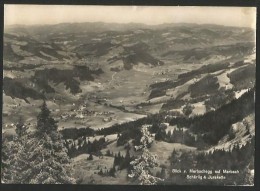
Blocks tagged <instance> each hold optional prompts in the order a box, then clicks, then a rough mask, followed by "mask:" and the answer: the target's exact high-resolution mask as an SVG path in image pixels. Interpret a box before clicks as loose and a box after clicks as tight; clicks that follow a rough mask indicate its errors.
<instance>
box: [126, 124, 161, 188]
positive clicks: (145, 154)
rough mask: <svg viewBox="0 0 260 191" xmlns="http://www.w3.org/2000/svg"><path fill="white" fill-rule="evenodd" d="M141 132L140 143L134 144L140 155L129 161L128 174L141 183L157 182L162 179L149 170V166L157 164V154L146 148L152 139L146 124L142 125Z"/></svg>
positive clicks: (151, 183)
mask: <svg viewBox="0 0 260 191" xmlns="http://www.w3.org/2000/svg"><path fill="white" fill-rule="evenodd" d="M141 133H142V137H141V139H140V143H141V145H139V146H135V149H136V150H138V151H141V155H140V156H139V157H138V158H136V159H135V160H133V161H132V162H130V164H131V165H132V167H133V170H132V171H131V173H130V174H128V176H129V177H130V178H133V179H134V180H137V181H138V183H139V184H141V185H154V184H157V182H158V181H162V179H161V178H158V177H155V176H153V175H152V174H151V172H150V169H151V168H154V167H156V166H158V161H157V156H156V155H154V154H152V153H150V152H149V150H148V146H149V145H151V144H152V142H153V139H152V137H151V134H150V133H149V131H148V129H147V126H142V128H141Z"/></svg>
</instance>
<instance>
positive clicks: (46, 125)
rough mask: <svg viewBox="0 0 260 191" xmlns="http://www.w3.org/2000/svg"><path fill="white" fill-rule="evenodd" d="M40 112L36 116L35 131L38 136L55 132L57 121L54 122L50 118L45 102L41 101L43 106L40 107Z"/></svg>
mask: <svg viewBox="0 0 260 191" xmlns="http://www.w3.org/2000/svg"><path fill="white" fill-rule="evenodd" d="M40 109H41V111H40V113H39V115H38V116H37V130H38V132H39V133H40V134H43V133H51V132H53V131H57V129H58V125H57V121H55V120H54V119H53V118H52V117H51V115H50V114H51V112H50V110H49V109H48V108H47V104H46V101H45V100H44V101H43V104H42V105H41V107H40Z"/></svg>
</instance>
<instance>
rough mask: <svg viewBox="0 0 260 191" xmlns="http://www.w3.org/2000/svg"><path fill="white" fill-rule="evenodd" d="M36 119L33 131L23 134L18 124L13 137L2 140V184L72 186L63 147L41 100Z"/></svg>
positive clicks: (55, 124)
mask: <svg viewBox="0 0 260 191" xmlns="http://www.w3.org/2000/svg"><path fill="white" fill-rule="evenodd" d="M40 109H41V111H40V113H39V115H38V117H37V125H36V129H35V131H32V132H26V129H27V128H26V127H25V126H24V125H23V124H21V123H18V124H17V126H16V132H17V136H15V137H14V139H13V140H12V141H10V142H8V141H6V140H3V143H2V144H3V149H2V156H3V163H2V165H1V168H2V169H1V172H2V183H13V184H73V183H76V180H75V179H74V178H72V177H71V176H70V159H69V157H68V155H67V150H66V148H65V147H64V145H63V141H62V139H61V134H60V133H59V132H58V131H57V127H58V126H57V122H56V121H55V120H54V119H53V118H52V117H51V112H50V110H49V109H48V108H47V105H46V102H45V101H44V102H43V104H42V106H41V108H40Z"/></svg>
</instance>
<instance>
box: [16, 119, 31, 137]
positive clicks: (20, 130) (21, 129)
mask: <svg viewBox="0 0 260 191" xmlns="http://www.w3.org/2000/svg"><path fill="white" fill-rule="evenodd" d="M27 129H28V127H26V126H25V125H24V123H23V120H22V117H20V118H19V121H18V123H17V124H16V128H15V132H16V134H17V136H18V137H22V136H23V135H25V134H26V130H27Z"/></svg>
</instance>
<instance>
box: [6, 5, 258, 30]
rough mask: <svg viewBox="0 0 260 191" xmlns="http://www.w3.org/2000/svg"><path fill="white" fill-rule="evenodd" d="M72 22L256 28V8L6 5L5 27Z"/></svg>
mask: <svg viewBox="0 0 260 191" xmlns="http://www.w3.org/2000/svg"><path fill="white" fill-rule="evenodd" d="M73 22H78V23H80V22H113V23H129V22H132V23H144V24H148V25H157V24H163V23H197V24H218V25H226V26H239V27H252V28H255V27H256V8H255V7H181V6H170V7H169V6H89V5H5V6H4V23H5V25H14V24H25V25H35V24H37V25H39V24H40V25H43V24H58V23H73Z"/></svg>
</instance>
